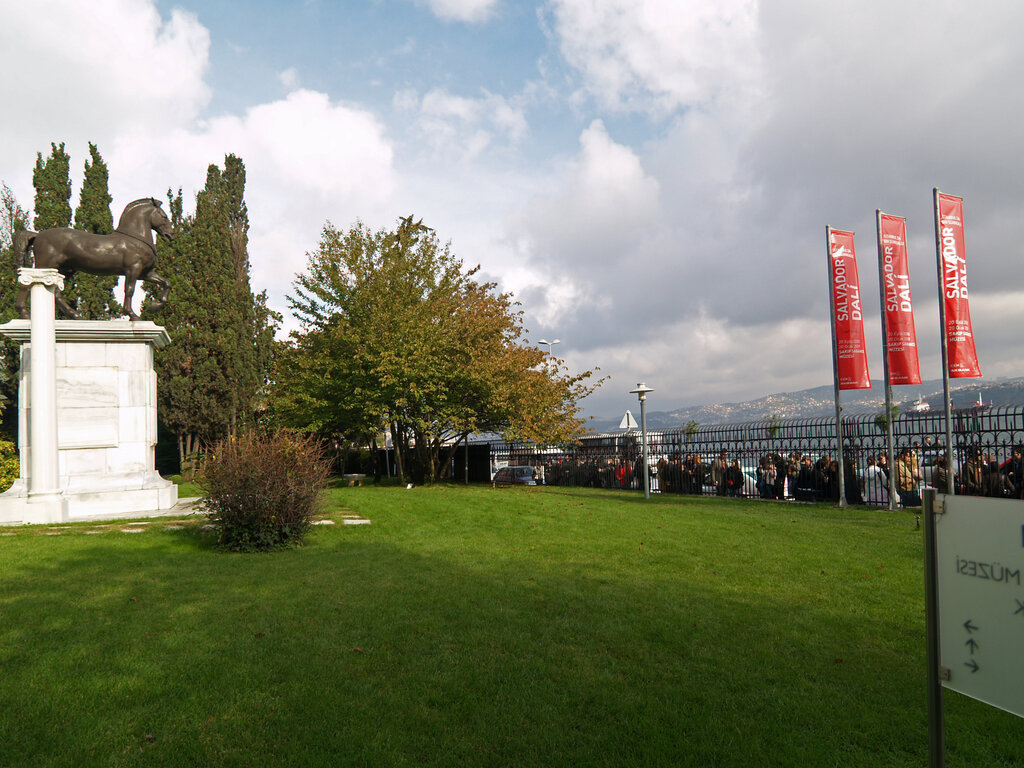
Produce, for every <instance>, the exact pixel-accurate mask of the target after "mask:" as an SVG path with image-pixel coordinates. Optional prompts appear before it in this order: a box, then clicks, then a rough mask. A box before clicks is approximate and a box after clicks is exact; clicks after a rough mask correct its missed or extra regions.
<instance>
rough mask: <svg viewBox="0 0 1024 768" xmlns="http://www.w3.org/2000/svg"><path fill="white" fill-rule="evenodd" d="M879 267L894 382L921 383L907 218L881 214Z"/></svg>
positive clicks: (886, 345)
mask: <svg viewBox="0 0 1024 768" xmlns="http://www.w3.org/2000/svg"><path fill="white" fill-rule="evenodd" d="M878 258H879V264H878V268H879V269H880V270H881V273H882V311H884V312H885V336H886V338H885V353H886V355H887V359H888V362H889V383H890V384H920V383H921V368H920V366H919V365H918V361H917V331H916V329H915V328H914V307H913V303H912V301H911V298H910V264H909V262H908V259H907V221H906V219H902V218H900V217H899V216H888V215H886V214H884V213H882V214H879V217H878Z"/></svg>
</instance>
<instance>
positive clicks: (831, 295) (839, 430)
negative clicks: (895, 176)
mask: <svg viewBox="0 0 1024 768" xmlns="http://www.w3.org/2000/svg"><path fill="white" fill-rule="evenodd" d="M825 258H826V266H827V268H828V309H829V321H830V324H831V326H832V380H833V382H834V386H835V401H836V443H838V445H839V475H838V477H837V478H836V481H837V482H838V483H839V506H840V507H845V506H846V478H845V475H844V473H845V471H846V467H845V466H844V461H843V417H842V413H843V407H842V405H841V404H840V401H839V343H838V340H837V338H836V289H835V280H834V276H833V274H832V227H830V226H828V225H827V224H826V225H825Z"/></svg>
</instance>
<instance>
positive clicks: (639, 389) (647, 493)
mask: <svg viewBox="0 0 1024 768" xmlns="http://www.w3.org/2000/svg"><path fill="white" fill-rule="evenodd" d="M629 391H630V394H633V395H636V396H637V397H639V398H640V440H641V443H640V445H641V451H642V456H643V459H642V460H643V473H644V498H645V499H649V498H651V472H650V469H649V468H648V466H647V393H648V392H653V391H654V390H653V389H652V388H651V387H648V386H647V385H646V384H644V383H643V382H640V383H639V384H637V385H636V389H631V390H629Z"/></svg>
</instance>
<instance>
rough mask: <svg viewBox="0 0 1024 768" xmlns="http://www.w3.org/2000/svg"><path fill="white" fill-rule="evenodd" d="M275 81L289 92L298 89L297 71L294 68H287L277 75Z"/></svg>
mask: <svg viewBox="0 0 1024 768" xmlns="http://www.w3.org/2000/svg"><path fill="white" fill-rule="evenodd" d="M277 79H278V80H280V81H281V85H283V86H284V87H285V88H287V89H288V90H289V91H294V90H296V89H297V88H298V87H299V71H298V70H297V69H296V68H295V67H288V69H286V70H284V71H283V72H281V73H280V74H278V76H277Z"/></svg>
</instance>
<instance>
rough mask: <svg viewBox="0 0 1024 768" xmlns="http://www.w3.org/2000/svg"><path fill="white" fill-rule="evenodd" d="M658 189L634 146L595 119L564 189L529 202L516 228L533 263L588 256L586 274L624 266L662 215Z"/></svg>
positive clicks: (569, 166)
mask: <svg viewBox="0 0 1024 768" xmlns="http://www.w3.org/2000/svg"><path fill="white" fill-rule="evenodd" d="M658 194H659V184H658V182H657V180H655V179H654V178H652V177H651V176H649V175H648V174H647V173H646V172H645V171H644V168H643V166H642V165H641V163H640V158H639V157H638V156H637V154H636V153H635V152H634V151H633V150H632V149H630V148H629V147H626V146H623V145H622V144H617V143H616V142H615V141H613V140H612V138H611V137H610V136H609V135H608V132H607V130H606V129H605V126H604V124H603V123H602V122H601V121H600V120H594V121H593V122H592V123H591V124H590V126H589V127H588V128H587V129H586V130H585V131H583V133H582V134H581V135H580V153H579V155H578V156H577V157H576V158H574V159H573V160H572V161H570V162H568V163H567V164H566V165H565V168H564V171H563V178H562V180H561V181H560V182H559V188H558V189H556V190H553V191H552V193H551V194H549V195H544V196H540V197H538V198H536V199H534V200H532V201H531V202H530V204H529V205H528V207H527V209H526V211H525V213H524V214H523V215H522V217H521V218H519V219H517V220H516V222H515V223H514V225H513V226H514V227H515V228H516V229H520V228H521V230H522V232H524V233H525V235H526V237H528V238H530V240H531V241H532V243H533V249H534V250H533V253H532V254H531V255H532V258H533V259H534V261H537V262H540V261H547V260H561V258H560V257H562V255H563V254H565V253H568V252H584V253H586V254H587V258H586V266H585V269H586V271H590V270H592V269H593V267H595V266H598V265H604V264H608V263H613V262H619V261H620V260H621V259H622V257H623V254H624V253H625V252H627V251H628V250H630V249H631V245H632V244H634V243H635V242H636V241H637V239H638V238H639V237H641V236H642V234H643V230H644V228H645V227H647V226H649V225H651V224H654V223H655V222H656V221H657V219H658V216H659V213H660V211H659V205H658Z"/></svg>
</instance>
